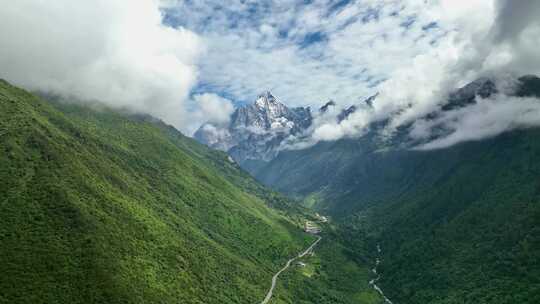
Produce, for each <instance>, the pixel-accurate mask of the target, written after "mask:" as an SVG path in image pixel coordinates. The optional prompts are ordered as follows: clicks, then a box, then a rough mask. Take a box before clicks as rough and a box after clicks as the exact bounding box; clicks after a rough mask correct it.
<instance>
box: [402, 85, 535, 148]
mask: <svg viewBox="0 0 540 304" xmlns="http://www.w3.org/2000/svg"><path fill="white" fill-rule="evenodd" d="M436 126H438V127H443V128H445V129H446V130H447V131H448V132H449V134H448V135H446V136H443V137H442V138H437V139H435V140H433V141H431V142H428V143H426V144H423V145H421V146H419V147H417V149H419V150H431V149H440V148H446V147H450V146H452V145H454V144H457V143H460V142H465V141H474V140H480V139H484V138H489V137H493V136H496V135H499V134H501V133H503V132H505V131H508V130H512V129H518V128H528V127H533V126H540V100H538V99H535V98H516V97H507V96H504V95H498V96H496V97H494V98H493V99H484V100H482V99H479V100H478V103H477V104H474V105H471V106H468V107H466V108H462V109H458V110H454V111H450V112H443V115H442V116H441V117H439V118H437V119H435V120H433V121H426V120H422V121H420V122H419V123H416V124H415V129H414V131H413V132H412V134H413V135H415V136H416V137H417V138H422V137H425V136H426V135H429V134H431V131H430V130H429V129H430V128H433V127H436Z"/></svg>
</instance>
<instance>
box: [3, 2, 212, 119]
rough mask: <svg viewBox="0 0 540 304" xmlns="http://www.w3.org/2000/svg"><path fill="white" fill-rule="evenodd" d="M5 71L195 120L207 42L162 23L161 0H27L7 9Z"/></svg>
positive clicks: (61, 90) (71, 92) (39, 84)
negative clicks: (189, 107)
mask: <svg viewBox="0 0 540 304" xmlns="http://www.w3.org/2000/svg"><path fill="white" fill-rule="evenodd" d="M0 37H2V47H1V48H0V77H2V78H6V79H7V80H9V81H12V82H14V83H15V84H17V85H21V86H24V87H26V88H29V89H31V90H40V91H46V92H54V93H57V94H62V95H65V96H71V97H75V98H78V99H83V100H100V101H102V102H105V103H108V104H109V105H111V106H114V107H117V108H119V107H127V108H130V109H133V110H135V111H141V112H145V113H149V114H152V115H154V116H157V117H159V118H161V119H164V120H165V121H166V122H168V123H171V124H173V125H174V126H176V127H177V128H180V129H182V128H184V127H186V126H187V125H188V123H189V122H188V121H187V120H188V117H187V116H188V114H187V111H186V104H185V102H186V100H187V98H188V95H189V92H190V90H191V88H192V87H193V86H194V85H195V84H196V82H197V67H196V63H197V58H198V55H199V54H200V53H201V52H202V50H203V46H202V44H201V42H200V39H199V38H198V36H197V35H196V34H194V33H193V32H191V31H189V30H185V29H182V28H178V29H172V28H170V27H166V26H164V25H162V15H161V11H160V3H159V1H157V0H139V1H129V0H96V1H70V0H58V1H43V0H20V1H14V2H13V3H10V4H9V5H4V6H3V7H2V10H0Z"/></svg>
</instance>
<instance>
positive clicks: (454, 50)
mask: <svg viewBox="0 0 540 304" xmlns="http://www.w3.org/2000/svg"><path fill="white" fill-rule="evenodd" d="M514 2H515V1H508V0H498V1H484V0H482V1H480V0H478V1H475V0H473V1H438V2H434V4H433V5H428V6H426V11H425V14H426V15H428V16H431V17H430V18H431V19H432V20H434V21H435V22H436V24H437V25H438V26H439V27H441V28H444V29H446V30H447V31H446V34H445V36H444V37H443V38H441V39H440V40H439V42H438V43H437V44H436V45H434V46H433V47H432V48H429V49H427V50H426V51H425V52H423V53H421V54H418V55H416V56H414V57H413V58H412V59H411V60H410V63H409V64H402V65H400V66H399V67H397V68H395V69H394V70H393V71H392V72H391V73H389V76H388V80H387V81H385V82H383V83H381V84H380V85H379V86H378V87H377V89H378V90H379V92H380V94H379V96H378V97H377V99H376V100H375V102H374V108H373V110H372V111H371V113H366V112H365V111H364V112H362V113H355V114H353V115H351V116H350V117H349V119H347V120H345V121H343V122H342V123H340V124H324V125H321V126H319V128H318V129H316V130H315V132H314V139H315V140H335V139H338V138H342V137H352V136H357V135H358V134H362V132H365V128H366V127H367V126H369V124H370V123H371V122H374V121H380V120H386V119H388V120H389V123H388V125H387V127H386V128H385V129H384V130H383V131H382V134H381V135H382V136H383V137H387V136H392V134H393V133H394V132H396V130H397V128H398V127H400V126H404V125H408V124H410V123H413V122H414V124H415V128H414V129H413V133H412V134H411V135H412V136H413V137H414V136H419V135H420V134H421V135H422V136H424V137H425V138H429V137H430V136H433V134H432V133H431V132H432V128H430V126H431V124H432V123H435V122H427V121H425V120H422V117H424V116H425V115H427V114H428V113H434V112H437V111H440V105H441V104H443V103H445V102H446V100H447V97H448V94H449V92H451V91H453V90H455V89H457V88H458V87H461V86H463V85H465V84H467V83H469V82H471V81H473V80H475V79H477V78H479V77H482V76H490V77H493V76H497V78H499V80H500V79H501V77H500V76H501V75H508V74H511V75H514V76H521V75H525V74H539V73H540V55H539V54H538V52H537V46H538V45H540V21H539V20H538V18H537V16H538V12H540V2H538V1H520V2H519V3H514ZM501 98H502V97H501ZM507 99H511V98H508V97H507ZM512 105H513V106H512ZM536 107H537V106H536V104H535V103H533V102H532V101H531V100H525V101H522V102H519V103H517V102H516V103H513V102H511V101H509V100H507V101H506V102H501V101H500V100H497V99H496V100H486V101H484V102H481V103H479V104H478V105H474V106H471V108H470V109H469V108H467V109H464V110H460V111H455V112H452V113H451V114H449V113H444V115H443V118H441V119H440V120H439V121H437V122H436V123H437V124H438V125H439V126H441V125H442V126H443V127H444V128H446V129H448V130H450V132H449V133H448V137H447V138H438V139H437V140H436V141H435V142H433V143H431V144H425V145H423V146H422V147H421V148H422V149H430V148H440V147H447V146H449V145H452V144H455V143H458V142H460V141H467V140H474V139H481V138H484V137H489V136H493V135H497V134H500V133H501V132H504V131H507V130H511V129H514V128H519V127H522V126H524V125H530V124H531V123H532V122H534V121H535V119H536V122H537V123H536V125H540V117H538V116H535V115H534V113H536V109H537V108H536ZM475 115H478V120H476V119H475V118H474V117H475ZM461 116H463V117H461Z"/></svg>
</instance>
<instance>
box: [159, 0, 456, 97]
mask: <svg viewBox="0 0 540 304" xmlns="http://www.w3.org/2000/svg"><path fill="white" fill-rule="evenodd" d="M429 9H430V5H427V4H425V3H424V1H386V0H381V1H354V0H343V1H315V0H313V1H287V0H282V1H267V0H263V1H248V0H246V1H232V0H226V1H208V0H206V1H205V0H198V1H178V2H173V3H171V4H170V5H169V6H168V7H167V8H166V9H164V13H165V17H164V22H165V23H166V24H167V25H169V26H172V27H185V28H187V29H189V30H191V31H193V32H195V33H197V34H198V35H199V36H201V37H203V40H204V42H205V43H206V51H205V53H204V55H202V57H201V59H200V61H199V67H200V71H199V78H198V79H199V83H198V85H197V86H196V87H195V88H194V89H193V92H192V93H193V94H197V93H215V94H218V95H220V96H223V97H225V98H227V99H230V100H232V101H233V102H235V103H237V104H238V103H240V104H241V103H245V102H251V101H253V100H254V98H255V97H256V96H257V94H258V93H260V92H262V91H264V90H271V91H272V92H273V93H274V94H275V95H276V96H277V97H278V98H280V99H281V100H282V101H284V102H285V103H287V104H290V105H311V106H318V105H321V104H323V103H324V102H326V101H327V100H328V99H333V100H335V101H336V102H337V103H338V104H343V105H346V104H351V103H354V102H356V101H358V100H359V99H362V98H365V97H366V96H369V95H371V94H373V93H375V92H376V91H377V90H378V87H379V85H380V84H381V83H383V82H384V81H385V80H386V79H388V78H390V77H391V76H392V73H393V72H394V70H395V69H396V68H398V67H400V66H402V65H404V64H408V63H410V62H412V60H413V58H414V57H415V56H418V55H419V54H422V53H426V52H427V51H428V50H429V49H430V48H433V47H436V46H437V43H438V42H439V41H440V39H441V38H443V37H445V36H446V35H447V33H448V31H450V30H451V28H444V27H443V26H442V25H439V22H438V20H437V19H436V16H433V15H431V16H430V13H429ZM426 12H427V13H426Z"/></svg>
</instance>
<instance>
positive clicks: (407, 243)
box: [248, 76, 540, 304]
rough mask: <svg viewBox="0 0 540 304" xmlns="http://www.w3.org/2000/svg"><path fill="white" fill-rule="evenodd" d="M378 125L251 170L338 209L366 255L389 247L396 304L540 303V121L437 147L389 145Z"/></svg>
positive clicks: (344, 228)
mask: <svg viewBox="0 0 540 304" xmlns="http://www.w3.org/2000/svg"><path fill="white" fill-rule="evenodd" d="M520 79H521V80H520V81H522V85H521V86H520V87H518V90H517V91H516V96H536V97H539V96H540V78H538V77H534V76H526V77H522V78H520ZM470 102H474V98H473V100H472V101H463V105H465V104H467V103H470ZM463 105H461V106H463ZM375 133H376V132H371V133H368V134H366V135H364V136H362V137H360V138H355V139H342V140H338V141H333V142H321V143H319V144H317V145H315V146H314V147H311V148H309V149H306V150H302V151H286V152H283V153H281V154H280V155H279V156H278V157H277V158H276V159H274V160H273V161H271V162H270V163H267V164H265V165H260V164H259V165H258V167H251V168H248V169H250V170H252V172H253V173H254V174H255V175H256V176H257V177H258V178H259V179H260V180H261V181H263V182H264V183H266V184H268V185H271V186H273V187H275V188H276V189H279V190H281V191H284V192H287V193H289V194H291V195H293V196H296V197H298V198H301V199H303V200H304V205H305V206H308V207H311V208H314V209H315V210H318V211H319V212H323V213H325V214H330V215H332V216H333V218H334V222H335V223H337V226H338V231H339V232H338V234H339V235H340V237H341V238H342V239H343V243H345V244H347V245H348V246H350V247H352V248H353V254H352V255H351V259H353V260H355V261H356V262H358V263H360V264H362V263H364V264H371V265H373V264H374V263H375V259H376V252H377V249H376V248H377V245H378V244H379V245H380V246H381V249H382V253H381V265H380V266H379V272H380V273H381V280H380V281H379V282H378V285H379V286H380V287H381V288H382V289H383V290H384V292H385V294H386V295H387V296H388V297H389V298H390V299H391V300H392V301H394V302H395V303H402V304H406V303H411V304H415V303H434V304H443V303H444V304H448V303H474V304H477V303H490V304H498V303H505V304H506V303H508V304H510V303H539V302H540V229H539V228H538V227H540V140H539V138H540V129H538V128H524V129H518V130H514V131H511V132H506V133H503V134H501V135H499V136H496V137H493V138H489V139H484V140H480V141H473V142H465V143H461V144H457V145H454V146H452V147H450V148H445V149H437V150H431V151H418V150H414V149H403V148H399V147H397V146H390V147H387V148H386V149H381V145H380V144H381V143H380V142H378V141H377V137H376V134H375ZM397 140H401V139H400V138H399V137H398V138H397Z"/></svg>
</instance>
